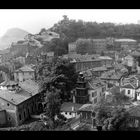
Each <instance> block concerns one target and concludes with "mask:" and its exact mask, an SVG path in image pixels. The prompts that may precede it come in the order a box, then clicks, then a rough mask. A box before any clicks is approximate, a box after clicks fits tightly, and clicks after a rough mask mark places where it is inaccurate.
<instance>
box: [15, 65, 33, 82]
mask: <svg viewBox="0 0 140 140" xmlns="http://www.w3.org/2000/svg"><path fill="white" fill-rule="evenodd" d="M28 79H32V80H34V79H35V70H34V69H32V68H31V67H30V66H27V65H26V66H23V67H21V68H19V69H18V70H16V71H15V72H14V80H15V81H18V82H23V81H25V80H28Z"/></svg>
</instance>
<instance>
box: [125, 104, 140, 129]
mask: <svg viewBox="0 0 140 140" xmlns="http://www.w3.org/2000/svg"><path fill="white" fill-rule="evenodd" d="M127 111H128V113H129V120H128V124H129V127H130V128H132V129H133V130H134V128H135V129H136V130H140V105H138V106H133V107H131V108H128V110H127Z"/></svg>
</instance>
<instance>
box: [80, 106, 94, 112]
mask: <svg viewBox="0 0 140 140" xmlns="http://www.w3.org/2000/svg"><path fill="white" fill-rule="evenodd" d="M94 108H95V105H93V104H84V105H83V106H82V107H81V108H79V111H89V112H93V111H94Z"/></svg>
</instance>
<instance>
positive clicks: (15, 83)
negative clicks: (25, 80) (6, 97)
mask: <svg viewBox="0 0 140 140" xmlns="http://www.w3.org/2000/svg"><path fill="white" fill-rule="evenodd" d="M17 84H18V83H17V82H15V81H4V82H3V83H1V84H0V86H8V85H9V86H12V85H17Z"/></svg>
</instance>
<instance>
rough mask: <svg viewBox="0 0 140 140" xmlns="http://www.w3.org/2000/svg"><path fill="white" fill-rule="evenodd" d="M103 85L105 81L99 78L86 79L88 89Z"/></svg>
mask: <svg viewBox="0 0 140 140" xmlns="http://www.w3.org/2000/svg"><path fill="white" fill-rule="evenodd" d="M103 86H105V83H104V82H103V81H101V80H100V79H93V78H92V79H91V80H89V81H88V87H89V89H97V88H100V87H103Z"/></svg>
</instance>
